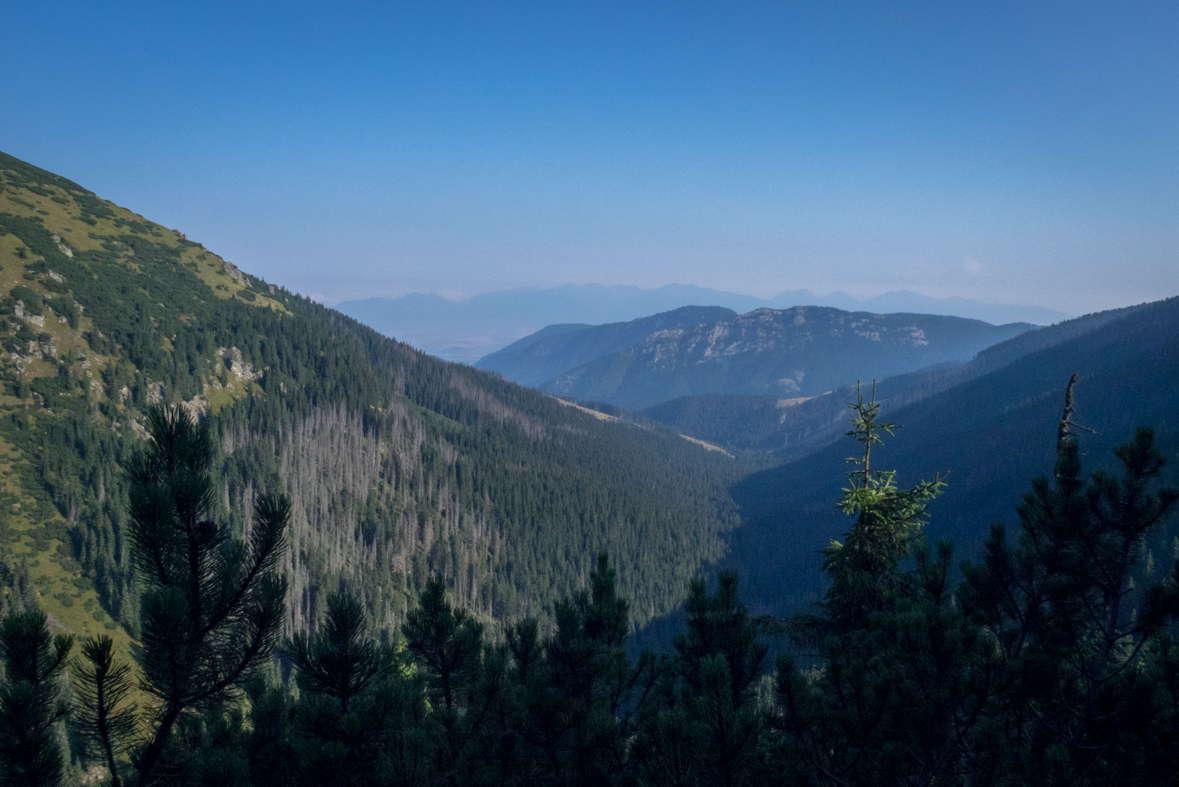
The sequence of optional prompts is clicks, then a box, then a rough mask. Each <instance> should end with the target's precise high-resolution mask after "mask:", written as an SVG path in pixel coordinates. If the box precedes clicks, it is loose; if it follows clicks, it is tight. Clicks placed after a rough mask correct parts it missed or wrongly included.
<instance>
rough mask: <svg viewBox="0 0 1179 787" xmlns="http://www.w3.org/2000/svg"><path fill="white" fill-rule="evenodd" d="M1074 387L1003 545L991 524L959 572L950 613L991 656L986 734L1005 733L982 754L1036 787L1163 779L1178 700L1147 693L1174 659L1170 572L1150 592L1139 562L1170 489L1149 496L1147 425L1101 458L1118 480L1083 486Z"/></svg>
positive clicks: (1170, 502)
mask: <svg viewBox="0 0 1179 787" xmlns="http://www.w3.org/2000/svg"><path fill="white" fill-rule="evenodd" d="M1076 382H1077V379H1076V376H1074V377H1073V379H1072V380H1071V381H1070V382H1069V385H1068V390H1067V393H1066V403H1065V410H1064V414H1063V416H1062V418H1061V421H1060V426H1059V429H1058V435H1057V456H1056V462H1055V466H1054V472H1053V479H1052V481H1049V480H1048V479H1046V478H1039V479H1037V480H1036V481H1034V482H1033V484H1032V490H1031V491H1030V492H1029V493H1028V494H1027V495H1026V496H1025V497H1024V500H1023V502H1022V504H1021V505H1020V507H1019V516H1020V523H1021V525H1022V528H1021V531H1020V534H1019V539H1018V542H1017V544H1015V545H1014V546H1013V545H1009V543H1008V540H1007V537H1006V532H1005V530H1004V529H1003V527H1002V526H1001V525H996V526H994V527H993V528H992V532H991V537H990V539H989V541H988V542H987V545H986V551H985V555H984V559H983V562H982V563H980V564H977V565H971V564H967V565H966V566H964V572H965V575H966V579H967V582H966V583H965V587H964V589H963V594H962V597H963V604H964V606H965V608H966V609H967V610H968V611H969V612H970V614H971V615H972V617H973V618H974V619H975V620H977V621H978V622H979V624H980V625H982V626H984V627H985V628H987V629H988V630H989V631H990V632H991V633H992V635H993V637H994V641H995V642H996V644H997V645H998V648H999V651H998V652H1000V653H1001V654H1002V657H1003V666H1004V679H1005V691H1004V694H1003V697H1002V700H1003V705H1002V707H1001V709H1000V710H999V711H997V712H996V714H997V718H996V722H995V724H996V725H997V726H1002V728H1003V729H1005V730H1006V735H1005V739H1004V742H1003V745H998V746H994V747H992V749H991V750H990V751H989V752H988V755H989V756H990V757H992V758H993V760H994V764H993V766H992V767H993V768H994V769H995V770H996V771H998V772H1007V773H1011V774H1019V775H1020V776H1021V778H1025V779H1029V780H1033V781H1036V782H1038V783H1043V784H1052V783H1057V784H1084V783H1104V782H1105V781H1107V780H1109V779H1114V778H1118V779H1124V780H1126V781H1127V782H1134V781H1140V782H1142V783H1149V782H1151V781H1152V780H1154V779H1158V778H1164V777H1167V778H1169V774H1170V771H1168V770H1167V768H1166V767H1164V768H1162V769H1161V770H1160V769H1159V768H1158V763H1159V762H1160V756H1161V758H1162V759H1161V761H1163V762H1166V761H1167V760H1168V759H1169V760H1170V762H1172V763H1173V762H1174V758H1175V757H1179V740H1176V733H1175V729H1176V728H1175V720H1176V716H1175V709H1176V705H1177V704H1179V703H1177V702H1176V697H1179V695H1172V696H1170V697H1168V695H1167V692H1166V691H1165V690H1164V691H1159V687H1160V683H1159V677H1160V676H1161V675H1164V674H1166V672H1167V670H1168V666H1164V665H1172V664H1174V663H1175V656H1176V652H1175V646H1174V642H1173V640H1172V639H1171V635H1170V634H1169V632H1168V630H1167V627H1168V625H1169V624H1170V623H1171V622H1172V621H1174V620H1175V619H1176V617H1177V616H1179V563H1176V566H1175V570H1174V571H1173V572H1172V573H1171V575H1170V576H1169V577H1167V578H1166V579H1165V580H1164V581H1163V582H1161V583H1151V582H1150V581H1149V578H1148V577H1147V576H1145V575H1144V573H1143V571H1142V566H1141V563H1142V561H1143V558H1144V555H1145V554H1146V551H1147V547H1148V542H1149V539H1150V538H1151V537H1152V536H1153V535H1154V534H1156V533H1157V532H1158V531H1159V530H1160V528H1161V526H1162V525H1163V523H1164V522H1165V521H1166V520H1167V519H1168V518H1169V517H1170V516H1171V514H1172V513H1173V512H1174V511H1175V509H1176V506H1177V505H1179V490H1175V489H1171V488H1162V489H1159V488H1157V484H1158V480H1159V477H1160V474H1161V472H1162V469H1163V466H1164V464H1165V458H1164V457H1163V455H1162V453H1161V452H1160V451H1159V450H1158V448H1157V446H1156V445H1155V443H1154V433H1153V431H1152V430H1150V429H1147V428H1140V429H1138V430H1137V432H1136V433H1135V435H1134V439H1133V440H1132V441H1130V442H1128V443H1124V444H1122V445H1120V446H1118V447H1117V448H1116V449H1115V450H1114V455H1115V456H1116V457H1117V459H1118V460H1119V461H1120V463H1121V465H1122V471H1121V474H1120V477H1119V476H1114V475H1112V474H1111V473H1108V472H1105V471H1101V470H1099V471H1098V472H1096V473H1094V474H1093V475H1092V477H1091V479H1089V480H1086V479H1085V478H1084V476H1083V475H1082V472H1081V454H1080V447H1079V444H1078V440H1077V437H1076V434H1075V432H1074V428H1073V427H1074V426H1075V424H1073V422H1072V417H1071V416H1072V413H1073V405H1074V400H1073V387H1074V385H1075V384H1076ZM1163 683H1164V684H1165V683H1166V680H1165V679H1164V681H1163ZM1152 763H1154V764H1152Z"/></svg>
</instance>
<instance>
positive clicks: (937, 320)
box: [479, 306, 1033, 410]
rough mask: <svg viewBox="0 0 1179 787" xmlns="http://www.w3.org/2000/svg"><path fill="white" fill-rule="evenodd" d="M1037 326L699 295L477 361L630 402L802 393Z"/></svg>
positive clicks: (578, 394) (966, 350)
mask: <svg viewBox="0 0 1179 787" xmlns="http://www.w3.org/2000/svg"><path fill="white" fill-rule="evenodd" d="M701 318H705V319H701ZM707 318H711V319H707ZM1032 327H1033V326H1031V325H1029V324H1026V323H1013V324H1009V325H1002V326H993V325H990V324H988V323H984V322H980V321H978V320H967V319H963V318H960V317H944V316H938V315H927V314H871V313H867V312H845V311H841V310H839V309H834V308H828V307H814V306H796V307H793V308H790V309H783V310H776V309H758V310H755V311H752V312H748V313H747V314H741V315H738V314H734V313H732V312H729V311H727V310H726V311H725V312H717V311H715V310H713V311H711V312H710V311H708V310H706V309H704V308H703V307H699V308H696V309H680V310H676V311H673V312H668V313H666V314H662V315H655V316H653V317H648V318H645V319H643V320H635V321H633V322H630V323H620V324H613V325H602V326H595V327H592V328H581V329H577V330H570V331H565V332H562V333H560V334H558V335H555V336H547V337H545V338H543V339H539V340H532V339H531V337H529V338H528V339H525V340H521V343H518V344H517V345H512V346H510V347H508V348H506V349H505V350H502V351H500V352H499V353H495V354H493V355H491V356H488V357H487V358H484V359H482V360H480V362H479V366H480V368H486V369H491V370H494V371H498V372H500V373H501V374H503V375H504V376H506V377H508V378H509V379H513V380H515V381H517V382H520V383H522V384H531V385H535V386H537V387H538V388H539V389H540V390H542V391H545V392H547V393H551V394H554V395H557V396H568V397H574V398H577V399H582V400H587V401H598V402H606V403H609V404H613V405H617V406H619V407H624V408H627V409H632V410H639V409H643V408H646V407H651V406H653V405H657V404H660V403H662V402H666V401H670V400H672V399H676V398H679V397H682V396H692V395H702V394H735V393H739V394H750V395H766V396H774V397H778V398H781V399H799V398H806V397H811V396H816V395H818V394H822V393H825V392H827V391H830V390H832V389H834V388H838V387H840V386H843V385H846V384H848V383H851V382H854V381H855V380H856V379H872V378H883V377H887V376H893V375H897V374H903V373H907V372H911V371H914V370H916V369H920V368H923V367H927V366H935V365H938V364H944V363H954V362H959V361H964V360H968V359H970V358H971V357H973V356H974V355H975V354H976V353H978V352H979V351H980V350H982V349H985V348H986V347H988V346H990V345H993V344H996V343H998V342H1001V341H1004V340H1006V339H1009V338H1011V337H1012V336H1016V335H1018V334H1020V333H1023V332H1025V331H1027V330H1029V329H1031V328H1032ZM627 344H629V346H624V345H627ZM594 353H596V357H593V358H590V359H589V360H583V359H585V358H586V357H587V356H589V355H591V354H594ZM561 366H564V367H565V368H564V369H563V370H561V371H560V372H558V373H556V374H555V375H553V376H552V377H551V378H549V379H547V380H544V381H543V382H542V381H539V380H538V378H540V377H542V376H543V375H544V374H547V373H549V372H551V371H552V370H554V369H558V368H559V367H561Z"/></svg>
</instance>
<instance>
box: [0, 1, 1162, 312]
mask: <svg viewBox="0 0 1179 787" xmlns="http://www.w3.org/2000/svg"><path fill="white" fill-rule="evenodd" d="M1176 31H1179V4H1175V3H1173V2H1148V3H1139V2H1132V1H1131V0H1123V2H1118V3H1086V2H1060V3H1055V2H1037V3H1028V2H1024V1H1021V2H1011V3H1007V2H1002V0H993V1H988V2H953V1H952V0H941V1H940V2H931V3H906V2H888V3H885V2H873V3H857V2H843V1H841V0H822V1H820V2H813V3H808V2H775V3H754V2H741V1H740V0H733V1H732V2H711V3H701V2H692V1H691V0H676V1H675V2H667V3H658V2H641V1H640V0H630V2H606V1H604V0H603V1H601V2H592V3H591V2H576V1H575V0H571V1H570V2H558V3H554V2H537V3H512V2H494V3H465V2H464V3H459V2H448V1H447V0H437V2H415V3H401V2H380V3H362V2H355V3H316V2H310V3H309V2H283V3H273V4H267V3H250V2H232V3H230V2H227V3H213V2H199V0H191V1H190V2H186V3H179V2H166V1H162V0H153V2H143V3H132V2H118V0H112V2H106V3H94V2H76V3H68V2H55V1H54V0H39V2H36V3H32V2H24V3H16V4H12V5H10V6H8V7H6V9H5V12H4V25H3V33H2V35H0V38H2V40H3V46H2V47H0V112H2V114H0V150H3V151H4V152H7V153H10V154H12V155H15V156H17V157H18V158H22V159H24V160H26V161H29V162H31V163H33V164H36V165H38V166H41V167H44V168H46V169H49V170H51V171H54V172H57V173H58V174H61V175H64V176H65V177H68V178H70V179H72V180H74V181H76V182H78V183H80V184H82V185H83V186H85V187H87V188H89V189H92V190H93V191H95V192H97V193H98V194H99V195H101V196H103V197H105V198H107V199H110V200H113V201H114V202H116V203H118V204H120V205H123V206H125V207H128V208H130V209H131V210H134V211H136V212H138V213H140V214H143V215H144V216H146V217H148V218H149V219H152V220H153V221H157V222H159V223H161V224H165V225H167V226H170V227H174V228H176V229H180V230H182V231H184V232H185V233H187V235H188V237H190V238H192V239H193V240H197V241H200V242H202V243H203V244H204V245H205V246H206V247H208V248H209V249H211V250H213V251H215V252H217V253H219V254H221V255H222V256H224V257H226V258H227V259H230V260H231V261H233V262H235V263H237V264H238V265H240V266H241V267H242V268H244V269H245V270H247V271H249V272H251V273H253V274H256V275H259V276H261V277H263V278H265V279H267V280H268V281H271V282H276V283H279V284H282V285H285V286H287V287H289V288H290V289H292V290H295V291H297V292H301V293H303V294H305V295H309V296H311V297H314V298H316V299H317V300H321V301H324V302H326V303H328V304H334V303H337V302H339V301H341V300H348V299H355V298H362V297H370V296H396V295H400V294H404V293H408V292H414V291H419V292H439V293H442V294H444V295H447V296H450V297H461V296H468V295H472V294H475V293H478V292H483V291H490V290H497V289H504V288H510V287H521V286H542V287H543V286H552V285H559V284H567V283H600V284H630V285H638V286H642V287H658V286H661V285H664V284H668V283H673V282H674V283H681V284H694V285H698V286H704V287H713V288H716V289H722V290H729V291H735V292H742V293H747V294H751V295H758V296H762V297H768V296H771V295H773V294H775V293H777V292H779V291H781V290H785V289H797V288H804V287H805V288H810V289H812V290H814V291H816V292H820V293H825V292H830V291H833V290H844V291H847V292H850V293H851V294H853V295H856V296H860V297H867V296H871V295H875V294H879V293H881V292H884V291H887V290H894V289H913V290H917V291H919V292H922V293H925V294H928V295H933V296H937V297H945V296H950V295H959V296H963V297H968V298H975V299H979V300H990V301H998V302H1006V303H1026V304H1038V305H1043V306H1048V307H1052V308H1056V309H1060V310H1062V311H1066V312H1070V313H1082V312H1086V311H1092V310H1095V309H1100V308H1107V307H1114V306H1121V305H1126V304H1129V303H1136V302H1141V301H1145V300H1154V299H1158V298H1161V297H1167V296H1170V295H1176V294H1179V221H1176V219H1177V217H1179V144H1177V143H1179V100H1177V99H1179V94H1177V92H1176V86H1177V85H1179V55H1177V54H1176V52H1177V51H1179V47H1176V46H1175V42H1174V38H1175V33H1176Z"/></svg>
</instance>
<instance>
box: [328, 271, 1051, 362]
mask: <svg viewBox="0 0 1179 787" xmlns="http://www.w3.org/2000/svg"><path fill="white" fill-rule="evenodd" d="M682 306H720V307H723V308H727V309H732V310H733V311H735V312H737V313H742V314H743V313H745V312H750V311H753V310H755V309H761V308H772V309H786V308H790V307H791V306H830V307H834V308H837V309H843V310H845V311H867V312H872V313H875V314H888V313H893V312H909V313H914V314H935V315H943V316H954V317H966V318H968V319H973V320H982V321H983V322H989V323H992V324H995V325H999V324H1004V323H1011V322H1027V323H1032V324H1034V325H1051V324H1052V323H1056V322H1060V321H1062V320H1066V319H1069V318H1070V317H1071V316H1072V315H1069V314H1065V313H1064V312H1059V311H1054V310H1052V309H1046V308H1043V307H1040V306H1018V305H1010V304H997V303H983V302H980V301H972V300H968V299H966V298H931V297H929V296H925V295H921V294H919V293H916V292H912V291H909V290H901V291H897V292H887V293H884V294H883V295H879V296H876V297H875V298H870V299H868V300H857V299H856V298H853V297H852V296H850V295H848V294H847V293H844V292H834V293H831V294H830V295H816V294H815V293H813V292H811V291H810V290H787V291H785V292H781V293H778V294H777V295H775V296H773V297H772V298H768V299H764V298H756V297H753V296H750V295H741V294H738V293H733V292H723V291H720V290H713V289H709V288H706V287H693V286H688V285H682V284H669V285H667V286H665V287H660V288H658V289H641V288H639V287H630V286H623V285H617V286H604V285H599V284H581V285H572V284H570V285H565V286H562V287H553V288H550V289H535V288H526V289H515V290H500V291H496V292H489V293H484V294H481V295H476V296H473V297H471V298H467V299H465V300H460V301H451V300H447V299H446V298H443V297H442V296H440V295H424V294H421V293H412V294H410V295H405V296H403V297H400V298H366V299H364V300H352V301H344V302H342V303H340V304H339V305H337V307H336V308H337V309H339V310H340V311H341V312H343V313H344V314H347V315H348V316H350V317H354V318H355V319H357V320H359V321H360V322H363V323H364V324H366V325H368V326H370V327H372V328H374V329H375V330H377V331H378V332H380V333H383V334H385V335H386V336H391V337H393V338H396V339H399V340H401V341H403V342H406V343H408V344H411V345H413V346H415V347H418V348H420V349H422V350H425V351H426V352H428V353H430V354H431V355H436V356H438V357H440V358H444V359H446V360H450V361H459V362H462V363H474V362H475V361H476V360H478V359H479V358H482V357H484V356H485V355H488V354H489V353H492V352H495V351H496V350H499V349H501V348H503V347H506V346H508V345H509V344H511V343H512V342H514V341H516V340H518V339H521V338H523V337H525V336H529V335H531V334H534V333H535V332H537V331H539V330H540V329H541V328H543V327H544V326H547V325H569V324H588V325H599V324H602V323H615V322H629V321H630V320H634V319H637V318H639V317H645V316H647V315H651V314H657V313H661V312H667V311H672V310H674V309H678V308H680V307H682Z"/></svg>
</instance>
